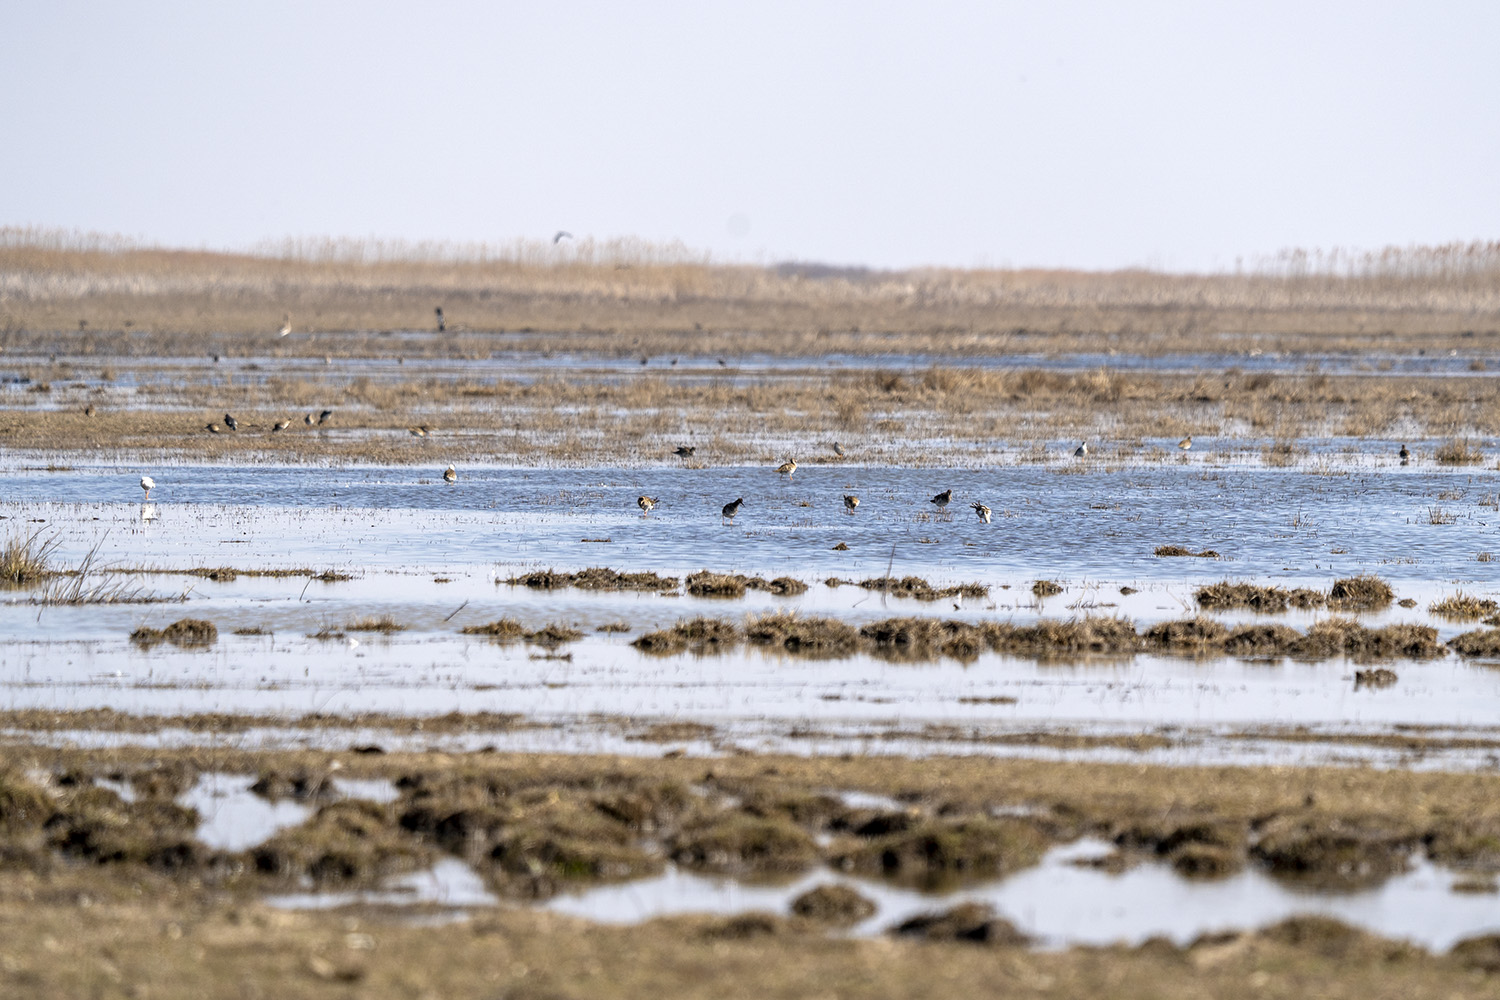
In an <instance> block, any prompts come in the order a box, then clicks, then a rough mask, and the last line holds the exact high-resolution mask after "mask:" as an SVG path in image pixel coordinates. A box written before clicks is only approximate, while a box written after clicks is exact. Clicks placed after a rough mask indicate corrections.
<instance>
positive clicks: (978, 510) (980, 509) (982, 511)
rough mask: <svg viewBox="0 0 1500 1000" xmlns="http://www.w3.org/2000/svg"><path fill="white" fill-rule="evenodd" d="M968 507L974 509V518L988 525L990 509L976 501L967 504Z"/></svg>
mask: <svg viewBox="0 0 1500 1000" xmlns="http://www.w3.org/2000/svg"><path fill="white" fill-rule="evenodd" d="M969 506H970V507H973V508H974V516H975V517H977V518H979V519H980V520H981V521H983V522H984V523H985V524H989V523H990V509H989V508H988V507H986V506H985V505H984V504H982V503H980V502H979V501H978V500H975V501H974V502H973V503H971V504H969Z"/></svg>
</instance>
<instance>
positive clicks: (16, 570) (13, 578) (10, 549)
mask: <svg viewBox="0 0 1500 1000" xmlns="http://www.w3.org/2000/svg"><path fill="white" fill-rule="evenodd" d="M41 536H42V532H41V531H40V530H38V531H33V532H32V533H31V534H29V535H26V534H13V535H11V536H10V537H9V538H7V539H6V541H5V547H4V548H3V549H0V586H3V587H11V588H15V587H31V586H35V585H36V584H38V583H41V582H42V581H44V580H46V579H47V578H48V577H49V576H51V575H52V573H53V571H52V569H51V562H52V556H53V554H54V553H55V552H56V550H57V547H58V545H60V544H61V542H60V541H59V539H58V537H57V536H56V535H54V536H52V537H51V538H48V539H45V540H44V539H43V538H42V537H41Z"/></svg>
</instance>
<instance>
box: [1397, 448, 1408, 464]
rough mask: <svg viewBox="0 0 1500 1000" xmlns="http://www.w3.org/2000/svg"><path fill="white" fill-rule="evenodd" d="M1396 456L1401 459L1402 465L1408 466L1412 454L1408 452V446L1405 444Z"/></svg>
mask: <svg viewBox="0 0 1500 1000" xmlns="http://www.w3.org/2000/svg"><path fill="white" fill-rule="evenodd" d="M1396 454H1397V456H1399V457H1400V459H1401V464H1402V465H1406V464H1407V463H1409V462H1410V461H1411V452H1409V451H1407V450H1406V445H1404V444H1403V445H1402V446H1401V450H1400V451H1398V452H1396Z"/></svg>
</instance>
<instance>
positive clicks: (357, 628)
mask: <svg viewBox="0 0 1500 1000" xmlns="http://www.w3.org/2000/svg"><path fill="white" fill-rule="evenodd" d="M344 628H345V629H347V630H348V631H350V632H383V633H384V634H386V635H390V634H391V633H392V632H404V631H406V626H405V625H403V624H401V623H400V622H398V621H396V619H394V618H392V617H391V616H390V615H378V616H377V615H366V616H365V617H364V618H356V619H355V620H354V621H352V622H350V623H349V624H348V625H345V626H344Z"/></svg>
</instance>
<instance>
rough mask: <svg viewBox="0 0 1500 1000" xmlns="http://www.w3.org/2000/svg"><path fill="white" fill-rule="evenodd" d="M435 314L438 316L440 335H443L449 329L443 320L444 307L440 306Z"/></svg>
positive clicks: (435, 310)
mask: <svg viewBox="0 0 1500 1000" xmlns="http://www.w3.org/2000/svg"><path fill="white" fill-rule="evenodd" d="M433 312H434V313H436V314H437V323H438V333H442V332H443V331H444V330H446V329H448V324H447V323H446V322H445V321H444V320H443V307H442V306H438V307H437V308H436V309H434V310H433Z"/></svg>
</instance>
